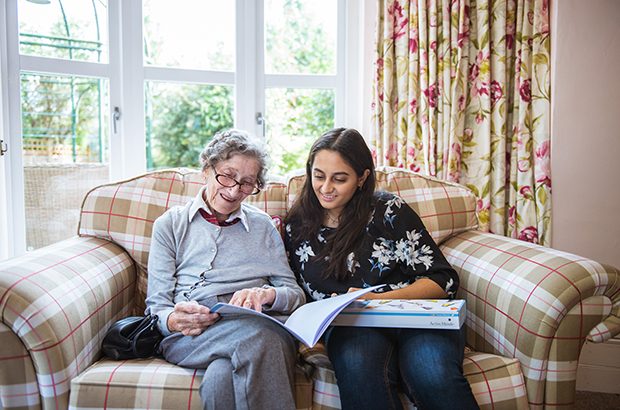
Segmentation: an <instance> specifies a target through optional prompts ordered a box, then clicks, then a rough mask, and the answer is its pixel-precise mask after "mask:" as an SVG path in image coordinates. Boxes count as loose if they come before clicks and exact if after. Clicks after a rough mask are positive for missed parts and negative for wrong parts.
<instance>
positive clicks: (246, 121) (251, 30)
mask: <svg viewBox="0 0 620 410" xmlns="http://www.w3.org/2000/svg"><path fill="white" fill-rule="evenodd" d="M262 8H263V1H262V0H257V1H254V0H237V2H236V13H235V14H236V47H235V53H236V56H235V73H236V75H235V126H236V127H237V128H241V129H245V130H248V131H250V132H252V133H254V134H256V135H258V136H261V137H262V136H263V133H262V125H259V124H257V122H256V115H257V113H258V112H261V113H264V109H263V105H264V104H263V103H262V100H263V98H262V97H261V96H262V95H263V93H262V90H261V88H262V77H263V68H262V63H261V61H262V59H263V57H262V47H260V46H259V44H260V45H262V27H261V24H262V20H260V19H259V15H262Z"/></svg>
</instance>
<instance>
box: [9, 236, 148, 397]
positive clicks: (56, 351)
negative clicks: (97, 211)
mask: <svg viewBox="0 0 620 410" xmlns="http://www.w3.org/2000/svg"><path fill="white" fill-rule="evenodd" d="M135 279H136V273H135V265H134V262H133V261H132V260H131V258H130V257H129V255H127V253H125V252H124V251H123V250H122V249H121V248H120V247H119V246H117V245H115V244H114V243H112V242H109V241H105V240H101V239H95V238H77V237H76V238H73V239H68V240H65V241H62V242H59V243H57V244H55V245H52V246H49V247H46V248H42V249H39V250H37V251H34V252H32V253H29V254H27V255H25V256H23V257H20V258H15V259H9V260H7V261H4V262H2V263H0V312H1V314H2V325H1V327H0V346H2V349H1V350H2V353H0V381H1V382H2V384H1V386H0V399H1V403H0V404H1V405H0V408H40V407H43V408H66V407H67V405H68V402H69V384H70V382H71V379H72V378H74V377H75V376H77V375H79V374H80V373H82V372H83V371H84V370H85V369H86V368H87V367H88V366H90V365H91V364H92V363H94V362H95V361H96V360H97V359H99V356H100V349H101V341H102V340H103V336H104V334H105V331H106V330H107V328H108V327H109V326H110V325H111V324H112V323H113V322H114V321H116V320H118V319H120V318H122V317H124V316H127V315H128V314H129V308H130V306H131V301H132V298H133V294H134V287H135Z"/></svg>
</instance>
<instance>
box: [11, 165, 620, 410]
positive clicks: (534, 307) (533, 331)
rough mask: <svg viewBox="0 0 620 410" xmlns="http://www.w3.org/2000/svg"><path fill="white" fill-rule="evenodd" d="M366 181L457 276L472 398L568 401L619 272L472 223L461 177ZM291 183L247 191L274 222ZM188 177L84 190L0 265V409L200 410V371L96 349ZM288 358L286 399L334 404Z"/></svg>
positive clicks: (388, 171)
mask: <svg viewBox="0 0 620 410" xmlns="http://www.w3.org/2000/svg"><path fill="white" fill-rule="evenodd" d="M377 180H378V187H379V189H383V190H388V191H391V192H394V193H396V194H399V195H400V196H401V197H403V198H404V199H405V201H407V202H408V203H409V204H411V205H412V207H413V208H414V209H415V210H416V211H417V212H418V213H419V214H420V216H421V217H422V219H423V221H424V223H425V224H426V226H427V228H428V229H429V232H430V233H431V235H432V236H433V237H434V238H435V240H436V241H437V242H438V243H439V244H440V246H441V248H442V250H443V252H444V253H445V255H446V257H447V258H448V260H449V261H450V263H451V264H452V265H453V266H454V267H455V269H457V271H458V272H459V275H460V277H461V294H460V295H459V296H460V297H462V298H465V299H467V309H468V318H467V327H468V343H469V345H470V346H472V348H473V350H474V351H472V352H468V353H467V354H466V359H465V362H464V370H465V373H466V377H467V379H468V380H469V382H470V384H471V386H472V389H473V391H474V394H475V397H476V399H477V401H478V403H479V404H480V405H481V406H482V408H489V409H491V408H493V409H497V408H511V409H512V408H517V409H520V408H527V407H528V404H529V406H530V407H531V408H549V409H553V408H558V409H559V408H562V409H566V408H571V406H572V404H573V402H574V394H575V376H576V368H577V362H578V359H579V353H580V350H581V346H582V344H583V342H584V341H585V340H586V338H588V339H590V340H592V341H595V342H603V341H605V340H607V339H609V338H611V337H613V336H615V335H617V334H618V333H619V332H620V289H619V288H620V272H619V271H618V270H617V269H615V268H612V267H610V266H605V265H601V264H599V263H597V262H595V261H592V260H589V259H585V258H582V257H579V256H576V255H571V254H568V253H563V252H558V251H556V250H553V249H549V248H543V247H540V246H537V245H532V244H529V243H526V242H521V241H517V240H514V239H509V238H505V237H501V236H497V235H492V234H488V233H482V232H479V231H476V230H475V227H476V216H475V198H474V197H473V196H472V194H471V193H470V192H469V191H468V190H467V189H466V188H464V187H460V186H458V185H454V184H449V183H444V182H441V181H437V180H435V179H433V178H428V177H423V176H420V175H416V174H414V173H412V172H409V171H405V170H401V169H395V168H381V169H379V170H378V171H377ZM302 183H303V177H302V176H294V177H292V178H290V179H289V180H288V182H287V183H282V182H272V183H270V184H268V186H267V187H266V189H265V190H264V191H263V192H261V194H259V195H257V196H253V197H250V198H248V201H249V202H252V203H254V204H255V205H256V206H258V207H259V208H261V209H263V210H265V211H266V212H268V213H269V214H271V215H272V216H273V217H274V219H275V222H276V224H277V223H278V221H280V222H281V220H282V218H284V217H285V216H286V212H287V210H288V209H289V208H288V207H289V206H290V204H291V202H292V201H293V200H294V198H295V195H296V192H298V190H299V189H300V188H301V184H302ZM201 184H202V177H201V175H200V173H199V172H196V171H191V170H185V169H179V170H167V171H158V172H153V173H149V174H146V175H143V176H140V177H137V178H133V179H131V180H127V181H122V182H118V183H114V184H107V185H103V186H100V187H98V188H96V189H94V190H92V191H91V192H90V193H89V194H88V195H87V197H86V198H85V200H84V203H83V208H82V214H81V221H80V226H79V233H80V235H81V237H80V238H72V239H68V240H66V241H62V242H60V243H58V244H56V245H52V246H51V247H47V248H43V249H40V250H37V251H35V252H32V253H29V254H27V255H25V256H22V257H19V258H15V259H11V260H8V261H3V262H0V315H2V322H1V323H0V345H1V346H2V350H1V351H0V400H1V402H0V408H26V409H35V408H54V409H58V408H67V407H68V406H69V404H70V405H71V407H72V408H76V409H77V408H87V407H88V408H93V407H97V408H101V407H106V406H107V407H113V408H134V407H142V406H144V407H146V406H150V407H153V408H156V407H159V408H164V407H174V408H178V403H179V402H183V403H186V404H187V406H188V407H192V406H198V407H200V404H199V400H198V399H199V397H198V395H197V390H196V388H197V386H198V385H199V382H198V379H197V378H198V377H201V375H200V374H199V372H194V371H187V370H185V369H181V368H179V367H176V366H173V365H170V364H168V363H165V362H163V361H161V360H156V359H152V360H146V361H125V362H111V361H109V360H99V359H100V345H101V339H102V337H103V335H104V334H105V331H106V330H107V329H108V328H109V326H110V325H111V324H112V323H114V321H116V320H118V319H119V318H121V317H124V316H128V315H129V314H131V313H132V312H137V313H141V312H142V309H143V306H144V305H143V301H144V296H145V293H146V283H147V277H146V268H147V266H146V261H147V259H148V249H149V246H150V235H151V229H152V223H153V221H154V220H155V219H156V218H157V217H158V216H159V215H161V214H162V213H163V212H164V211H165V210H166V209H167V208H168V207H170V206H173V205H181V204H184V203H186V202H187V201H188V200H190V199H191V198H192V197H193V196H194V195H195V194H196V192H197V191H198V189H199V187H200V185H201ZM300 356H301V357H302V358H303V359H302V360H300V363H299V364H300V367H299V369H298V370H297V377H296V395H297V406H298V408H300V409H305V408H316V409H319V408H337V407H338V406H339V402H338V392H337V387H336V386H337V385H336V383H335V379H334V374H333V371H332V370H331V364H330V363H329V360H328V358H327V356H326V355H325V351H324V349H323V350H322V347H321V345H318V346H316V347H315V348H313V349H307V348H305V347H302V348H300ZM98 360H99V361H98ZM69 389H71V398H70V399H69ZM164 390H165V395H164V394H163V392H164ZM169 400H172V402H173V403H174V404H173V405H171V404H169V403H171V401H169ZM196 400H198V401H196ZM410 405H411V404H410V403H409V404H408V406H410Z"/></svg>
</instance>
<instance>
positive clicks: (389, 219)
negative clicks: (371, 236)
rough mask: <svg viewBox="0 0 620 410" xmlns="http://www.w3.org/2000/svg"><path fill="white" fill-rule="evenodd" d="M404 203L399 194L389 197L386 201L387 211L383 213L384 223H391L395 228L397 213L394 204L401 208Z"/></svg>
mask: <svg viewBox="0 0 620 410" xmlns="http://www.w3.org/2000/svg"><path fill="white" fill-rule="evenodd" d="M402 205H403V200H402V198H401V197H399V196H394V197H393V198H391V199H389V200H388V201H386V203H385V213H384V214H383V223H384V224H385V225H386V226H387V224H388V223H389V224H390V226H391V227H392V228H394V219H396V214H394V210H393V209H392V206H395V207H397V208H400V207H401V206H402Z"/></svg>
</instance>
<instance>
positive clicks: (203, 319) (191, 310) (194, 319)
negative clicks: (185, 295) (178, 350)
mask: <svg viewBox="0 0 620 410" xmlns="http://www.w3.org/2000/svg"><path fill="white" fill-rule="evenodd" d="M219 318H220V315H219V314H217V313H211V311H210V310H209V308H208V307H206V306H203V305H201V304H199V303H198V302H195V301H191V302H179V303H177V304H176V305H174V311H173V312H172V313H171V314H170V316H168V329H170V331H172V332H181V333H183V334H184V335H185V336H198V335H199V334H201V333H202V332H204V331H205V329H206V328H207V327H209V326H211V325H212V324H214V323H215V322H217V321H218V319H219Z"/></svg>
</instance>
